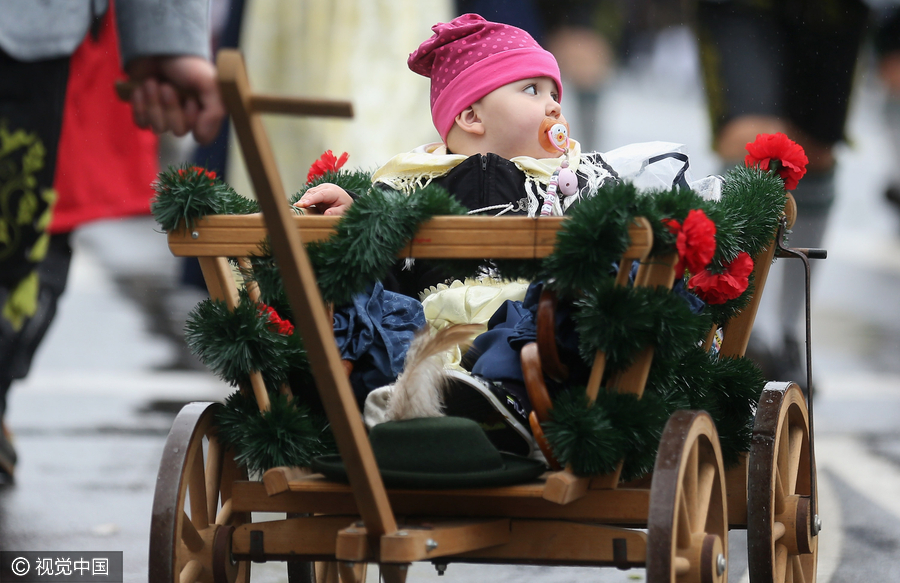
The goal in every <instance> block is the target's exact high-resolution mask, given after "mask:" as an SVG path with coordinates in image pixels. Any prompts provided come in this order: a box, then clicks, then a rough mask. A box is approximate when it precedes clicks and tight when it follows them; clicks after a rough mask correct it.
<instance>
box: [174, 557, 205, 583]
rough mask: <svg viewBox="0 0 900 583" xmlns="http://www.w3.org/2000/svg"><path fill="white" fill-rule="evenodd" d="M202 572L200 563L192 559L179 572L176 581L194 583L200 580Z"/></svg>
mask: <svg viewBox="0 0 900 583" xmlns="http://www.w3.org/2000/svg"><path fill="white" fill-rule="evenodd" d="M202 572H203V565H201V564H200V561H198V560H197V559H193V560H191V561H188V564H187V565H185V566H184V568H183V569H182V570H181V574H180V575H179V577H178V581H179V583H195V581H197V579H199V578H200V573H202Z"/></svg>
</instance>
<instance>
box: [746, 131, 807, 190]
mask: <svg viewBox="0 0 900 583" xmlns="http://www.w3.org/2000/svg"><path fill="white" fill-rule="evenodd" d="M747 152H748V154H747V156H746V157H745V158H744V165H745V166H747V167H748V168H752V167H753V166H759V167H760V168H762V169H763V170H770V169H771V170H775V171H776V172H778V175H779V176H781V179H782V180H784V188H785V190H794V189H795V188H797V183H798V182H800V179H801V178H803V175H804V174H806V165H807V164H809V158H807V157H806V152H804V151H803V148H801V147H800V145H799V144H797V142H794V141H792V140H791V139H790V138H788V137H787V136H786V135H784V134H782V133H781V132H778V133H775V134H759V135H757V136H756V140H755V141H753V142H750V143H749V144H747Z"/></svg>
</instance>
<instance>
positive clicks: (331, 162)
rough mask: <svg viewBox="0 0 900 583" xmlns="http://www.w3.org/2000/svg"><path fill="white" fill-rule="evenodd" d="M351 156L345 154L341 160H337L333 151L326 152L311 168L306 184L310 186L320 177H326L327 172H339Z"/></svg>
mask: <svg viewBox="0 0 900 583" xmlns="http://www.w3.org/2000/svg"><path fill="white" fill-rule="evenodd" d="M349 157H350V154H348V153H347V152H344V153H343V154H341V157H340V158H335V157H334V154H333V153H332V152H331V150H326V151H325V153H324V154H322V155H321V156H320V157H319V159H318V160H316V161H315V162H313V163H312V166H310V167H309V174H307V175H306V183H307V184H309V183H310V182H312V181H313V180H315V179H316V178H319V177H320V176H325V173H326V172H337V171H338V170H340V169H341V166H343V165H344V164H345V163H346V162H347V158H349Z"/></svg>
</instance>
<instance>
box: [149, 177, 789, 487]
mask: <svg viewBox="0 0 900 583" xmlns="http://www.w3.org/2000/svg"><path fill="white" fill-rule="evenodd" d="M179 170H181V172H179ZM321 182H333V183H336V184H338V185H339V186H341V187H343V188H344V189H345V190H348V191H351V192H354V193H356V194H357V195H359V197H358V199H357V200H356V201H355V203H354V204H353V205H352V206H351V207H350V208H349V209H348V211H347V213H346V214H345V216H344V218H343V220H342V221H341V222H340V223H339V225H338V227H337V231H336V233H335V235H334V236H333V237H331V238H330V239H329V240H327V241H322V242H319V243H316V244H312V245H309V246H308V247H307V250H308V252H309V255H310V259H311V262H312V264H313V267H314V269H315V271H316V274H317V278H318V282H319V286H320V288H321V290H322V293H323V297H324V298H325V299H326V301H330V302H334V303H335V304H338V305H340V304H343V303H346V302H349V301H350V300H351V299H352V297H353V296H354V295H355V294H356V293H359V292H360V291H363V290H364V289H365V288H366V287H367V286H368V285H369V284H370V283H371V282H372V281H374V280H378V279H382V278H383V277H384V276H385V275H386V274H387V272H388V270H389V269H390V268H391V267H392V266H393V265H394V263H395V261H396V256H397V253H398V251H399V250H400V249H401V248H402V247H403V246H404V245H405V244H406V242H407V241H408V240H409V238H410V237H411V236H412V235H413V234H414V233H415V231H416V230H417V228H418V226H419V225H420V224H421V223H422V222H423V221H425V220H428V219H429V218H431V217H432V216H435V215H445V214H451V215H462V214H464V213H465V209H464V208H463V207H462V206H461V205H460V204H459V203H458V202H457V201H456V200H455V199H453V198H452V197H451V196H450V195H449V194H447V192H446V191H444V190H443V189H441V188H439V187H437V186H428V187H426V188H423V189H420V190H418V191H416V192H414V193H412V194H411V195H409V196H406V195H402V194H398V193H393V192H386V191H384V190H381V189H380V188H377V187H373V186H372V184H371V179H370V177H369V175H368V174H366V173H362V172H346V171H342V172H337V173H329V174H326V175H325V176H324V177H322V178H320V179H318V180H316V181H315V182H313V183H311V184H309V185H307V186H306V187H305V188H304V190H302V191H301V192H299V193H297V194H296V195H295V196H294V197H292V199H291V202H295V201H296V200H298V199H299V198H300V196H302V194H303V192H305V190H306V189H308V188H309V187H312V186H314V185H315V184H318V183H321ZM156 189H157V198H156V200H155V201H154V206H153V211H154V214H155V215H156V216H157V220H158V221H159V222H160V224H161V225H162V226H163V228H164V229H166V230H172V229H177V228H182V227H183V226H187V227H188V228H190V226H192V224H193V221H194V220H196V219H198V218H200V217H202V216H203V215H205V214H213V213H218V214H234V213H245V212H256V210H257V209H256V206H255V203H253V202H252V201H247V200H246V199H243V198H242V197H239V195H237V194H236V193H234V191H232V190H231V189H230V188H229V187H227V186H226V185H224V184H222V183H221V182H219V181H217V180H214V179H210V177H209V176H208V175H205V174H203V173H202V172H196V171H195V170H194V169H193V168H187V167H183V168H181V169H175V170H172V169H170V170H169V171H168V172H167V173H164V174H163V175H161V177H160V181H159V183H158V184H157V186H156ZM235 197H237V198H235ZM784 199H785V195H784V190H783V187H782V184H781V181H780V179H779V178H777V177H776V176H774V175H769V174H767V173H764V172H761V171H759V170H756V169H744V168H737V169H735V170H733V171H731V172H729V174H728V176H727V177H726V182H725V185H724V187H723V195H722V199H721V200H720V201H718V202H712V201H706V200H703V199H701V198H700V197H699V196H698V195H697V194H696V193H693V192H691V191H687V190H681V189H674V190H671V191H658V192H652V193H639V192H637V190H636V189H635V188H634V186H633V185H631V184H627V183H624V184H618V185H614V186H612V187H607V188H605V189H604V190H603V191H602V192H598V193H596V194H595V196H592V197H588V198H586V199H585V200H583V201H582V202H581V203H579V204H578V205H577V206H576V207H574V208H573V209H572V212H571V214H570V216H569V220H567V221H565V223H564V224H563V228H562V229H561V231H560V233H559V235H558V238H557V244H556V247H555V249H554V252H553V253H552V254H551V255H550V256H548V257H547V258H545V259H544V260H541V261H509V260H504V261H494V262H490V263H487V264H486V265H487V267H489V268H492V269H493V270H494V271H495V272H499V273H500V274H502V275H504V276H507V277H509V276H518V275H526V276H528V277H529V278H530V279H539V278H540V279H544V280H545V281H547V282H548V284H549V285H550V286H551V287H553V288H554V289H556V290H557V291H558V292H559V293H560V295H561V297H562V298H563V300H564V301H571V302H572V303H573V308H574V309H573V319H574V321H575V325H576V330H577V331H578V332H579V334H580V351H581V353H582V356H583V358H584V360H585V361H586V362H590V361H591V360H592V359H593V356H594V354H595V352H596V351H597V350H603V351H604V352H605V353H606V354H607V359H608V360H607V362H608V370H609V371H610V372H614V371H617V370H621V369H623V368H624V367H626V366H628V364H630V363H631V362H632V361H633V359H634V356H635V354H636V353H637V352H638V351H639V350H640V349H641V348H642V347H644V346H646V345H652V346H654V347H655V358H654V361H653V365H652V367H651V370H650V376H649V379H648V382H647V387H646V390H645V393H644V396H643V398H642V399H640V400H638V399H636V398H635V397H634V396H632V395H625V394H619V393H618V392H616V391H615V390H614V389H611V390H606V391H601V393H600V395H599V396H598V398H597V401H596V402H595V403H594V404H593V405H592V406H590V407H588V406H587V402H586V399H585V397H584V391H583V389H581V390H578V388H575V389H571V390H569V391H566V392H564V393H562V394H561V395H559V396H558V397H557V398H556V399H555V401H554V409H553V418H552V419H551V421H550V422H549V423H547V424H546V426H545V434H546V435H547V437H548V440H549V442H550V443H551V445H552V447H553V448H554V452H555V453H556V454H557V455H558V458H559V459H560V461H563V462H564V463H571V464H572V465H573V467H574V468H575V470H576V471H577V472H578V473H583V474H596V473H606V472H608V471H610V470H611V469H613V468H614V467H615V464H616V463H617V462H618V460H620V459H623V458H624V459H625V460H626V461H625V466H624V474H623V475H624V476H625V477H626V478H628V477H637V476H640V475H642V474H643V473H645V472H647V471H649V470H650V469H652V465H653V461H654V458H655V453H656V447H657V444H658V440H659V436H660V434H661V431H662V427H663V426H664V424H665V421H666V419H667V418H668V416H669V415H670V414H671V412H672V411H675V410H677V409H680V408H700V409H705V410H707V411H709V412H710V414H711V415H712V416H713V418H714V419H715V420H716V423H717V428H718V431H719V434H720V438H721V441H722V448H723V453H724V455H725V458H726V460H727V461H728V462H729V463H731V462H733V461H734V460H736V459H737V457H738V456H739V454H740V453H741V452H743V451H746V450H747V448H748V445H749V428H750V423H752V410H753V407H754V406H755V403H756V400H757V399H758V397H759V394H760V392H761V390H762V387H763V380H762V375H761V373H759V370H758V369H757V368H756V367H755V365H753V364H752V363H750V362H749V361H747V360H746V359H721V360H717V359H716V358H714V357H711V356H710V355H708V354H707V353H705V352H704V351H703V350H701V349H700V348H698V346H697V345H698V342H699V340H700V339H701V338H703V337H704V336H705V334H706V333H707V332H708V331H709V329H710V327H711V326H712V325H713V323H718V324H721V323H723V322H725V321H726V320H727V318H728V317H730V316H731V315H732V314H734V313H735V312H736V311H737V310H739V309H740V308H741V307H742V306H743V305H745V304H746V301H747V298H748V297H749V296H750V293H751V292H750V290H749V289H748V291H747V292H745V293H744V294H743V295H742V296H741V297H740V298H737V299H735V300H731V301H730V302H727V303H726V304H722V305H720V306H708V307H707V310H706V312H705V313H704V314H702V315H700V316H697V315H694V314H692V313H690V310H689V309H688V308H687V306H686V304H685V303H684V301H683V300H681V299H680V298H678V297H676V296H674V295H673V294H671V293H669V292H668V290H657V289H650V288H632V287H626V288H619V287H615V286H613V284H612V282H613V275H612V273H613V272H612V269H611V268H612V266H613V264H614V262H615V261H617V260H618V258H619V257H620V256H621V254H622V252H623V251H624V249H625V248H626V247H627V246H628V244H629V240H628V225H629V224H630V222H631V220H632V218H633V217H636V216H643V217H646V218H647V219H648V220H649V221H650V224H651V226H652V228H653V231H654V246H653V250H652V252H651V255H661V254H667V253H671V252H673V250H674V245H675V237H674V235H672V233H670V232H669V230H668V228H667V227H666V226H665V225H664V223H663V219H665V218H673V219H675V220H678V221H683V220H684V218H685V217H686V216H687V214H688V212H689V211H691V210H693V209H702V210H703V211H704V212H705V213H706V214H707V216H708V217H710V219H711V220H713V221H714V222H715V223H716V226H717V231H716V244H717V250H716V255H715V257H714V260H713V264H712V267H711V268H712V269H713V270H720V269H722V268H723V266H724V265H727V264H728V263H729V262H730V261H731V260H733V259H734V257H736V256H737V254H739V253H740V252H742V251H746V252H748V253H750V254H751V255H755V254H756V253H757V252H758V251H759V250H761V249H762V248H763V247H764V246H765V245H766V244H768V243H769V242H770V241H771V239H772V235H773V233H774V231H775V226H776V223H777V221H778V217H779V215H780V213H781V209H782V208H783V207H784ZM251 264H252V267H253V272H252V277H253V278H254V279H256V281H257V283H258V284H259V288H260V292H261V299H262V301H263V302H264V303H266V304H267V305H269V306H271V307H272V308H274V309H275V310H276V312H277V313H278V314H279V316H280V317H281V318H285V319H288V320H289V319H290V318H291V310H290V305H289V303H288V301H287V298H286V295H285V293H284V289H283V286H282V283H281V276H280V274H279V273H278V270H277V265H276V264H275V261H274V260H273V259H272V257H271V253H270V252H269V249H268V247H267V245H266V244H265V243H263V244H262V245H261V248H260V254H259V256H257V257H253V258H251ZM482 264H484V262H471V261H457V262H450V261H448V262H446V263H445V265H446V266H448V267H451V268H452V269H454V271H451V272H453V273H472V272H474V271H475V270H476V269H477V268H478V267H479V266H481V265H482ZM187 339H188V344H189V346H190V347H191V350H192V351H194V352H195V353H197V354H198V355H199V356H200V358H201V360H202V361H203V362H205V363H206V364H207V365H208V366H209V367H210V368H211V369H212V370H213V371H215V372H216V373H217V374H219V375H220V376H221V377H222V378H224V379H225V380H226V381H228V382H230V383H231V384H232V385H242V386H245V383H246V382H247V379H248V377H249V374H250V372H251V371H253V370H259V371H261V372H262V374H263V377H264V379H265V381H266V384H267V386H269V387H277V386H279V385H280V384H282V383H285V382H287V383H288V384H289V385H290V387H291V390H292V392H293V393H294V395H297V398H295V399H294V402H293V403H292V404H288V403H287V401H286V400H284V402H283V403H282V399H281V397H279V396H278V394H277V393H274V392H272V393H271V398H272V403H273V408H272V411H270V412H268V413H266V414H262V415H261V414H260V413H259V411H258V408H257V407H256V405H255V403H253V399H252V397H249V396H238V395H237V394H236V395H233V396H232V397H230V398H229V401H228V402H227V403H226V405H227V407H226V411H227V413H224V414H223V417H222V420H221V421H220V427H219V430H220V434H221V437H222V439H223V442H227V443H228V444H232V445H233V446H234V447H235V448H236V450H237V451H238V452H239V453H238V455H239V458H240V461H241V463H243V464H245V465H247V466H248V467H250V468H251V469H253V470H255V471H263V470H265V469H267V468H268V467H272V466H273V465H307V463H308V460H309V457H310V456H313V455H317V454H318V453H317V452H320V451H322V449H321V448H322V447H325V446H326V444H327V443H330V439H331V438H330V435H328V433H327V429H326V428H325V425H324V422H323V423H322V424H320V425H316V424H311V421H310V420H311V419H312V418H313V417H315V414H312V416H311V414H310V413H309V410H308V409H306V404H311V405H312V406H313V407H314V408H316V404H317V403H318V400H317V394H316V392H315V384H314V381H313V379H312V376H311V374H310V373H309V366H308V362H307V360H306V355H305V351H304V350H303V348H302V343H301V342H300V339H299V336H298V335H290V336H286V335H283V334H279V333H278V332H276V331H274V330H273V327H272V326H271V323H270V322H269V321H268V318H267V316H265V315H264V314H261V313H260V311H259V308H258V306H257V305H256V304H254V303H253V302H251V301H250V300H249V298H248V297H247V295H246V294H242V295H241V301H240V303H239V305H238V307H237V309H236V310H235V311H234V312H230V311H229V310H227V308H226V307H225V306H224V304H221V303H219V302H211V301H208V302H203V303H201V304H200V305H199V306H198V307H197V309H196V310H195V311H194V312H192V314H191V317H190V318H189V321H188V325H187ZM248 394H249V392H248ZM276 403H277V405H276ZM299 403H302V404H303V405H300V406H298V404H299ZM251 405H252V406H251ZM276 407H277V410H276ZM319 407H320V406H319ZM279 428H280V429H279ZM286 428H292V429H290V431H289V432H293V433H292V434H295V435H296V436H298V437H297V439H293V438H291V439H288V438H286V435H287V434H286V433H285V431H288V430H287V429H286ZM301 428H305V429H301ZM326 436H327V437H326Z"/></svg>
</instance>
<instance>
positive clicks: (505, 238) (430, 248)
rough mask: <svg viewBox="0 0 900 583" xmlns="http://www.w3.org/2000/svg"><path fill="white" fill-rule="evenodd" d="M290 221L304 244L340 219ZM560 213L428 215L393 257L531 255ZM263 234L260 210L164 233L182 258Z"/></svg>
mask: <svg viewBox="0 0 900 583" xmlns="http://www.w3.org/2000/svg"><path fill="white" fill-rule="evenodd" d="M289 220H290V223H291V224H292V225H293V226H294V227H295V230H296V232H297V233H298V234H299V237H300V241H301V242H303V243H304V244H307V243H310V242H312V241H319V240H322V239H326V238H327V237H329V236H330V235H331V234H332V233H333V232H334V228H335V225H336V224H337V222H338V221H339V220H340V217H323V216H310V215H294V216H291V217H290V219H289ZM564 220H565V219H564V218H562V217H550V218H542V219H531V218H528V217H457V216H441V217H434V218H432V219H431V220H429V221H427V222H426V223H424V224H423V225H422V226H421V227H420V228H419V230H418V232H417V233H416V234H415V235H414V236H413V239H412V240H411V241H410V243H409V244H408V245H406V246H405V247H404V248H403V249H402V250H401V251H400V252H399V253H398V257H403V258H406V257H418V258H422V259H443V258H457V259H483V258H487V257H490V258H492V259H537V258H541V257H546V256H547V255H549V254H550V253H551V252H552V251H553V246H554V244H555V242H556V234H557V232H558V231H559V229H560V228H561V227H562V225H563V221H564ZM628 235H629V237H630V240H631V244H630V245H629V246H628V248H627V249H626V251H625V254H624V257H625V259H640V258H641V257H642V256H644V255H646V253H647V252H648V251H649V249H650V246H651V245H652V243H653V232H652V230H651V229H650V227H649V224H647V223H646V221H637V222H635V223H634V224H632V225H631V226H630V227H629V230H628ZM265 237H266V229H265V225H264V224H263V218H262V216H261V215H260V214H252V215H217V216H210V217H206V218H204V219H201V220H199V221H198V222H197V224H196V225H195V226H194V228H193V229H190V230H181V231H173V232H171V233H169V235H168V242H169V249H170V250H171V251H172V254H174V255H177V256H180V257H181V256H184V257H246V256H249V255H254V254H256V255H258V254H259V245H260V242H261V241H263V240H264V239H265Z"/></svg>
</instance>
